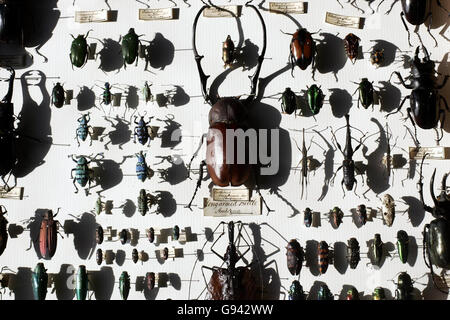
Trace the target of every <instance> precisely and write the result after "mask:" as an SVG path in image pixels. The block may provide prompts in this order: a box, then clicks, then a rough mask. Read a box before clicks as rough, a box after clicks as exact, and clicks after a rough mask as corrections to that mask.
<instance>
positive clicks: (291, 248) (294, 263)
mask: <svg viewBox="0 0 450 320" xmlns="http://www.w3.org/2000/svg"><path fill="white" fill-rule="evenodd" d="M286 250H287V251H286V257H287V266H288V269H289V272H290V273H291V274H292V275H293V276H294V275H299V274H300V271H301V269H302V264H303V260H304V259H305V253H304V251H303V248H302V247H301V246H300V244H299V243H298V241H297V240H295V239H292V240H291V241H289V243H288V245H287V247H286Z"/></svg>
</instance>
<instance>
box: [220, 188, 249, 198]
mask: <svg viewBox="0 0 450 320" xmlns="http://www.w3.org/2000/svg"><path fill="white" fill-rule="evenodd" d="M212 197H213V200H214V201H248V200H250V190H248V189H216V188H214V189H213V191H212Z"/></svg>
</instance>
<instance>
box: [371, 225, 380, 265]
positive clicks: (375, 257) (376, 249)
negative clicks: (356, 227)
mask: <svg viewBox="0 0 450 320" xmlns="http://www.w3.org/2000/svg"><path fill="white" fill-rule="evenodd" d="M370 251H371V253H372V264H373V265H375V266H380V263H381V259H382V258H383V241H381V236H380V234H379V233H376V234H375V238H374V239H373V242H372V245H371V248H370Z"/></svg>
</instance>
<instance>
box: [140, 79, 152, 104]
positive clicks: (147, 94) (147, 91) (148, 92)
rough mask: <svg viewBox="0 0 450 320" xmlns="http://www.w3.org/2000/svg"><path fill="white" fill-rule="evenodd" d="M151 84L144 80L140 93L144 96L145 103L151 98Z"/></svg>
mask: <svg viewBox="0 0 450 320" xmlns="http://www.w3.org/2000/svg"><path fill="white" fill-rule="evenodd" d="M151 86H152V85H151V84H150V85H149V84H148V82H147V81H145V84H144V88H142V95H143V96H144V100H145V103H148V102H149V101H152V100H153V95H152V90H150V87H151Z"/></svg>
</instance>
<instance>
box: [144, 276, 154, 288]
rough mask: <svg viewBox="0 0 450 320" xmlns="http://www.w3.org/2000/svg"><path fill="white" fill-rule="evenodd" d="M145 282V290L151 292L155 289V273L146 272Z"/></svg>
mask: <svg viewBox="0 0 450 320" xmlns="http://www.w3.org/2000/svg"><path fill="white" fill-rule="evenodd" d="M145 280H146V283H147V289H148V290H153V289H154V288H155V281H156V278H155V273H154V272H147V274H146V276H145Z"/></svg>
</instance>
